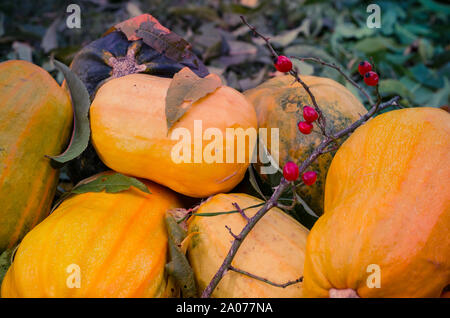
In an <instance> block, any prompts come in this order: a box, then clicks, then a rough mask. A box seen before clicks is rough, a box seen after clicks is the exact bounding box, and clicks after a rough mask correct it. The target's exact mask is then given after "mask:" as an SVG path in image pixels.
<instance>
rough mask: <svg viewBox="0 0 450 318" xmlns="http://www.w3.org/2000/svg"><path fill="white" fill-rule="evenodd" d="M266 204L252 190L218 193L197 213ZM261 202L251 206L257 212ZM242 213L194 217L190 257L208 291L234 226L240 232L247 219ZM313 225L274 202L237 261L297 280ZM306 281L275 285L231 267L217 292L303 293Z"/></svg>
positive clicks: (276, 278) (277, 278)
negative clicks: (249, 192)
mask: <svg viewBox="0 0 450 318" xmlns="http://www.w3.org/2000/svg"><path fill="white" fill-rule="evenodd" d="M233 203H237V204H238V205H239V207H240V208H241V209H245V208H248V207H250V206H255V205H262V203H263V202H262V201H261V200H259V199H257V198H255V197H252V196H249V195H247V194H240V193H231V194H218V195H215V196H213V197H211V198H210V199H209V200H207V201H206V202H205V203H203V204H202V205H201V206H200V208H199V209H198V210H197V211H196V213H198V214H201V213H211V212H226V211H232V210H236V208H235V206H233ZM258 209H259V208H258V207H254V208H251V209H247V210H245V213H246V214H247V216H249V217H251V216H253V215H254V214H255V213H256V212H257V211H258ZM246 222H247V221H246V220H245V219H244V217H242V216H241V215H240V214H239V213H236V214H222V215H216V216H209V217H206V216H194V217H192V218H191V219H190V220H189V233H194V235H193V236H192V239H191V241H190V244H189V247H188V258H189V261H190V264H191V266H192V268H193V270H194V274H195V278H196V280H197V283H198V286H199V290H200V291H203V290H204V289H205V288H206V286H207V285H208V283H209V282H210V280H211V279H212V277H213V276H214V274H215V273H216V272H217V270H218V269H219V267H220V265H221V264H222V262H223V260H224V258H225V256H226V255H227V253H228V250H229V249H230V247H231V242H232V240H233V238H232V236H231V235H230V233H229V231H228V230H227V228H226V227H225V226H228V227H229V228H230V229H231V231H232V232H233V233H235V234H239V232H240V231H241V230H242V228H243V227H244V226H245V224H246ZM307 234H308V230H307V229H306V228H305V227H303V226H302V225H301V224H300V223H298V222H297V221H295V220H294V219H293V218H292V217H290V216H289V215H287V214H285V213H284V212H283V211H281V210H280V209H278V208H273V209H271V210H270V211H269V212H267V214H266V215H265V216H264V217H263V218H262V219H261V220H260V221H259V222H258V223H257V224H256V226H255V227H254V228H253V229H252V230H251V231H250V233H249V234H248V236H247V237H246V238H245V240H244V242H243V243H242V245H241V247H240V249H239V251H238V253H237V255H236V257H235V258H234V260H233V262H232V265H233V266H235V267H237V268H239V269H241V270H244V271H247V272H250V273H252V274H254V275H257V276H259V277H263V278H265V279H268V280H269V281H271V282H274V283H279V284H281V283H286V282H289V281H295V280H297V279H298V278H300V277H301V276H302V273H303V262H304V257H305V255H304V251H305V244H306V237H307ZM301 296H302V284H301V283H296V284H293V285H290V286H288V287H286V288H282V287H277V286H272V285H269V284H267V283H265V282H262V281H260V280H256V279H254V278H250V277H248V276H245V275H243V274H240V273H236V272H232V271H228V272H227V273H226V274H225V276H224V277H223V278H222V280H221V281H220V283H219V285H218V286H217V287H216V289H215V290H214V292H213V294H212V297H219V298H230V297H232V298H236V297H242V298H267V297H283V298H288V297H289V298H291V297H301Z"/></svg>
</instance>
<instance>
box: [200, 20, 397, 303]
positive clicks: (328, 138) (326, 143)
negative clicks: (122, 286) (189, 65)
mask: <svg viewBox="0 0 450 318" xmlns="http://www.w3.org/2000/svg"><path fill="white" fill-rule="evenodd" d="M241 19H242V21H243V22H244V23H245V24H246V25H247V26H248V27H249V28H250V29H251V30H252V31H253V32H254V33H255V34H256V35H258V36H260V37H261V38H263V39H264V40H265V41H266V44H267V46H268V47H269V50H271V51H273V53H272V54H273V55H274V56H277V54H276V52H275V51H274V50H273V48H272V46H271V45H270V43H269V39H268V38H265V37H264V36H263V35H261V34H260V33H258V32H257V31H256V29H255V28H254V27H252V26H250V25H249V24H248V23H247V21H246V20H245V18H244V17H242V16H241ZM294 74H296V76H297V78H299V76H298V74H297V73H294ZM294 76H295V75H294ZM306 87H307V85H306ZM305 89H306V88H305ZM376 92H377V98H378V100H377V103H376V104H375V105H373V106H372V107H371V108H370V110H369V111H368V112H367V113H366V114H364V115H362V116H361V117H360V118H359V119H358V120H357V121H355V122H354V123H352V124H351V125H350V126H348V127H346V128H344V129H342V130H340V131H338V132H335V133H330V134H323V135H324V138H323V139H322V141H321V143H320V144H319V145H318V146H317V147H316V148H315V149H314V151H313V152H312V153H311V154H310V155H309V156H308V158H306V160H304V161H303V162H302V163H301V165H300V166H299V174H300V175H301V174H303V172H305V171H306V169H307V168H308V167H309V166H310V165H311V163H313V162H314V161H315V160H316V159H317V158H318V157H319V156H320V155H322V154H324V153H327V152H329V151H332V150H334V148H333V146H331V147H330V145H332V144H333V143H335V142H336V140H338V139H339V138H342V137H344V136H346V135H348V134H350V133H352V132H353V131H354V130H355V129H356V128H358V127H359V126H361V125H362V124H364V123H365V122H366V121H367V120H369V119H370V118H371V117H372V116H374V115H375V114H376V113H377V112H378V111H380V110H382V109H385V108H387V107H390V106H395V105H397V103H398V100H399V97H398V96H396V97H393V98H391V99H390V100H389V101H387V102H385V103H382V102H381V96H380V94H379V92H378V86H377V87H376ZM309 93H310V94H311V96H313V94H312V93H311V92H309ZM312 99H313V98H312ZM313 100H315V99H313ZM290 185H292V183H290V182H288V181H287V180H286V179H284V178H282V179H281V181H280V184H279V185H278V186H277V187H275V188H274V192H273V194H272V196H271V197H270V198H269V199H268V200H267V201H266V202H265V203H264V205H263V206H262V207H261V208H260V209H259V210H258V212H256V214H255V215H253V217H251V218H249V219H248V221H247V224H246V225H245V226H244V228H243V229H242V230H241V232H240V233H239V234H238V235H236V234H234V233H233V232H232V231H231V229H230V228H229V227H228V226H227V229H228V231H229V232H230V234H231V235H232V236H233V238H234V241H233V242H232V243H231V248H230V249H229V251H228V254H227V255H226V257H225V259H224V260H223V263H222V264H221V266H220V267H219V269H218V271H217V272H216V273H215V275H214V277H213V278H212V279H211V281H210V283H209V284H208V286H207V287H206V288H205V290H204V291H203V293H202V297H210V296H211V294H212V292H213V291H214V289H215V288H216V286H217V285H218V284H219V282H220V280H221V279H222V278H223V276H224V275H225V274H226V273H227V271H228V270H233V271H237V272H240V273H241V274H244V275H247V276H249V277H253V278H256V279H259V280H262V281H266V282H267V280H266V279H264V278H261V277H258V276H256V275H253V274H250V273H247V272H245V271H242V270H237V269H236V268H235V267H233V266H232V265H231V262H232V260H233V259H234V257H235V256H236V254H237V252H238V250H239V247H240V246H241V244H242V242H243V241H244V239H245V238H246V236H247V235H248V233H249V232H250V231H251V230H252V229H253V227H254V226H255V225H256V223H257V222H258V221H259V220H260V219H261V218H262V217H263V216H264V215H265V214H266V213H267V212H268V211H269V210H270V209H271V208H273V207H276V206H277V205H279V204H278V200H279V199H280V197H281V195H282V194H283V192H284V191H285V190H286V189H287V188H288V187H289V186H290ZM238 210H239V209H238ZM300 279H301V278H300ZM300 279H299V280H298V281H300ZM272 285H274V286H277V285H280V284H274V283H272ZM281 285H282V284H281ZM281 287H282V286H281Z"/></svg>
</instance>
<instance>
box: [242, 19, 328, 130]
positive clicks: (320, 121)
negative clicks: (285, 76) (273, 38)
mask: <svg viewBox="0 0 450 318" xmlns="http://www.w3.org/2000/svg"><path fill="white" fill-rule="evenodd" d="M240 17H241V20H242V22H243V23H244V24H245V25H247V26H248V28H249V29H250V30H252V31H253V34H254V35H256V36H259V37H260V38H261V39H263V40H264V42H266V46H267V48H268V49H269V51H270V53H271V54H272V57H273V58H274V59H276V58H277V57H278V54H277V52H275V49H274V48H273V47H272V45H271V44H270V38H268V37H265V36H264V35H262V34H261V33H259V32H258V31H257V30H256V28H255V27H254V26H252V25H250V24H249V23H248V22H247V20H246V19H245V17H244V16H242V15H241V16H240ZM289 74H291V75H292V76H294V78H295V80H296V81H297V82H299V83H300V85H302V86H303V88H304V89H305V91H306V92H307V93H308V95H309V97H310V98H311V102H312V103H313V106H314V108H315V110H316V112H317V114H318V115H319V118H318V120H317V123H318V126H319V128H320V130H321V131H322V134H323V135H325V136H327V131H326V119H325V116H324V115H323V113H322V110H321V109H320V107H319V105H318V104H317V101H316V98H315V97H314V94H313V93H312V92H311V90H310V89H309V86H308V85H307V84H306V83H305V82H304V81H302V79H301V78H300V75H299V74H298V72H297V70H295V69H292V70H290V71H289Z"/></svg>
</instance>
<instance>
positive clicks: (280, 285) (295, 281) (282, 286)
mask: <svg viewBox="0 0 450 318" xmlns="http://www.w3.org/2000/svg"><path fill="white" fill-rule="evenodd" d="M229 270H231V271H234V272H236V273H240V274H242V275H245V276H248V277H251V278H254V279H256V280H259V281H262V282H264V283H266V284H269V285H272V286H275V287H281V288H286V287H288V286H290V285H294V284H297V283H301V282H302V281H303V276H302V277H300V278H298V279H296V280H293V281H288V282H286V283H283V284H278V283H274V282H272V281H270V280H268V279H266V278H263V277H261V276H257V275H254V274H252V273H249V272H246V271H244V270H242V269H239V268H236V267H234V266H230V267H229Z"/></svg>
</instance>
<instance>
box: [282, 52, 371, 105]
mask: <svg viewBox="0 0 450 318" xmlns="http://www.w3.org/2000/svg"><path fill="white" fill-rule="evenodd" d="M290 58H292V59H296V60H299V61H311V62H315V63H319V64H322V65H325V66H328V67H331V68H333V69H335V70H336V71H338V72H339V73H341V75H342V76H344V78H345V79H346V80H347V81H348V82H349V83H350V84H352V85H353V86H355V87H356V88H357V89H359V90H360V92H361V93H362V94H363V95H364V96H365V97H366V99H367V100H368V101H369V104H370V105H373V100H372V98H371V97H370V96H369V94H368V93H367V91H366V90H365V89H364V88H362V87H361V86H360V85H359V84H358V83H356V82H355V81H354V80H352V79H351V78H350V77H349V76H347V74H345V73H344V71H342V70H341V68H340V67H339V66H337V65H336V64H334V63H327V62H325V61H323V60H321V59H319V58H316V57H296V56H290Z"/></svg>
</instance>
